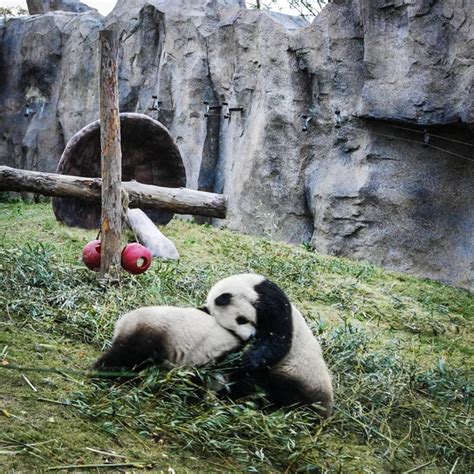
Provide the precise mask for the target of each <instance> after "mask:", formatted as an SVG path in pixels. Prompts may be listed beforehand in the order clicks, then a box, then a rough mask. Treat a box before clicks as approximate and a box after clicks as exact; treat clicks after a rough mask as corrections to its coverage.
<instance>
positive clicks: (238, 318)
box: [235, 316, 249, 324]
mask: <svg viewBox="0 0 474 474" xmlns="http://www.w3.org/2000/svg"><path fill="white" fill-rule="evenodd" d="M235 322H236V323H237V324H247V323H248V322H249V321H248V319H246V318H244V317H243V316H238V317H237V319H236V320H235Z"/></svg>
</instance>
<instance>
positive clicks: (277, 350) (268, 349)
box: [241, 335, 289, 372]
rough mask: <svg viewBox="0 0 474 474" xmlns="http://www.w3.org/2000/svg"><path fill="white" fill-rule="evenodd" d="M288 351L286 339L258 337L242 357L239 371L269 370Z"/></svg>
mask: <svg viewBox="0 0 474 474" xmlns="http://www.w3.org/2000/svg"><path fill="white" fill-rule="evenodd" d="M288 351H289V341H287V338H286V337H285V336H284V337H278V336H272V335H270V336H265V337H259V338H257V339H256V340H255V342H254V344H253V346H252V347H251V348H250V349H248V350H247V351H245V352H244V353H243V355H242V361H241V369H242V370H243V371H247V372H255V371H257V370H262V369H269V368H270V367H271V366H273V365H275V364H276V363H278V362H280V360H282V359H283V358H284V357H285V356H286V354H287V353H288Z"/></svg>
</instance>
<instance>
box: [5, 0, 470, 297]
mask: <svg viewBox="0 0 474 474" xmlns="http://www.w3.org/2000/svg"><path fill="white" fill-rule="evenodd" d="M472 10H473V9H472V5H471V6H470V5H469V2H466V1H463V0H446V1H444V2H439V1H436V0H422V1H419V2H418V1H417V2H414V1H408V0H391V1H380V0H368V1H365V0H364V1H362V0H333V1H332V2H331V3H330V4H328V5H327V7H326V8H325V9H324V10H323V12H322V13H321V14H320V15H319V16H318V17H317V18H316V19H315V20H314V21H313V23H312V24H310V25H308V24H305V23H304V22H303V21H302V20H300V19H294V18H291V17H286V16H284V15H279V14H271V13H267V12H263V11H255V10H247V9H245V8H244V5H243V2H242V1H239V0H167V1H166V0H148V2H147V1H145V0H132V1H125V0H120V1H119V2H118V3H117V6H116V7H115V9H114V10H113V11H112V13H111V14H110V15H109V16H108V17H107V18H102V17H101V16H100V15H99V14H97V13H96V12H94V11H89V12H85V13H81V14H75V13H59V12H54V13H47V14H45V15H38V16H33V17H29V18H16V19H11V20H9V21H8V22H7V23H6V24H4V25H3V26H2V27H1V31H0V34H1V37H2V56H1V67H2V70H5V69H7V68H8V73H7V74H6V73H4V74H1V75H0V131H1V135H0V164H7V165H10V166H16V167H21V168H28V169H34V170H44V171H54V170H55V169H56V166H57V163H58V160H59V157H60V156H61V153H62V151H63V149H64V146H65V143H66V142H67V140H68V139H69V138H70V137H71V136H72V135H74V134H75V133H76V132H77V131H78V130H79V129H81V128H82V127H83V126H85V125H87V124H88V123H90V122H92V121H93V120H95V119H97V116H98V70H97V66H98V47H97V38H98V31H99V29H100V28H102V27H103V26H104V25H107V26H108V27H114V28H117V29H118V30H119V32H120V34H121V39H122V52H121V66H120V74H119V75H120V77H119V81H120V98H121V109H122V111H123V112H141V113H147V114H149V115H151V116H152V117H154V118H157V119H158V120H160V121H161V122H162V123H163V124H164V125H165V126H166V127H168V128H169V130H170V132H171V134H172V136H173V137H174V138H175V140H176V142H177V144H178V146H179V149H180V152H181V155H182V157H183V162H184V165H185V168H186V176H187V186H189V187H192V188H196V189H201V190H206V191H213V192H224V193H226V194H227V195H228V197H229V201H228V214H227V219H226V220H217V219H216V220H214V223H215V224H218V225H220V224H225V225H227V226H228V227H230V228H233V229H236V230H239V231H244V232H247V233H252V234H263V235H268V236H271V237H273V238H276V239H283V240H287V241H291V242H303V241H310V242H311V243H312V245H313V246H314V247H315V248H316V249H317V250H318V251H321V252H324V253H329V254H333V255H343V256H348V257H352V258H358V259H364V260H368V261H371V262H374V263H377V264H381V265H384V266H386V267H389V268H394V269H398V270H402V271H406V272H408V273H412V274H416V275H422V276H426V277H430V278H436V279H440V280H443V281H446V282H449V283H452V284H455V285H458V286H464V287H467V288H471V289H472V288H473V287H474V277H473V265H474V264H473V255H474V249H473V239H472V235H473V233H474V212H473V209H474V201H473V199H474V198H473V196H474V193H473V191H474V189H473V183H474V179H473V178H474V163H473V162H472V159H473V158H474V153H473V150H474V148H473V144H474V140H473V138H472V136H473V128H474V104H473V101H472V97H473V82H474V81H473V74H474V73H473V67H472V65H473V62H474V58H473V51H474V48H473V44H474V38H473V33H472V31H473V22H472V16H473V11H472ZM154 95H156V96H157V98H156V99H153V98H152V96H154ZM204 102H207V104H204ZM26 104H28V105H29V107H26ZM26 111H28V116H25V113H26Z"/></svg>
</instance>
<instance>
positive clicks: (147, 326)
mask: <svg viewBox="0 0 474 474" xmlns="http://www.w3.org/2000/svg"><path fill="white" fill-rule="evenodd" d="M249 334H250V333H247V332H246V333H245V335H246V336H248V335H249ZM250 335H251V334H250ZM243 344H244V340H243V339H242V338H240V337H239V336H238V335H237V334H235V333H232V332H230V331H228V330H227V329H225V328H224V327H223V326H222V325H220V324H218V323H217V321H216V320H215V319H214V318H213V317H212V316H210V315H209V314H207V313H206V312H205V311H204V310H200V309H194V308H180V307H173V306H149V307H144V308H139V309H135V310H133V311H130V312H129V313H126V314H124V315H123V316H121V317H120V318H119V319H118V320H117V322H116V323H115V329H114V335H113V339H112V346H111V347H110V349H109V350H108V351H107V352H106V353H105V354H103V355H102V356H101V357H100V358H99V359H98V360H97V361H96V363H95V364H94V365H93V369H94V370H97V371H106V372H116V371H138V370H141V369H143V368H145V367H147V366H149V365H161V366H165V367H167V366H168V367H169V366H192V367H198V366H203V365H205V364H207V363H210V362H213V361H216V360H219V359H221V358H223V357H224V356H225V355H227V354H229V353H231V352H234V351H237V350H238V349H240V347H242V346H243Z"/></svg>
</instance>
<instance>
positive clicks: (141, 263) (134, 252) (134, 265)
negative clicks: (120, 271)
mask: <svg viewBox="0 0 474 474" xmlns="http://www.w3.org/2000/svg"><path fill="white" fill-rule="evenodd" d="M152 259H153V256H152V254H151V252H150V251H149V250H148V249H147V248H146V247H144V246H143V245H141V244H138V243H136V242H135V243H133V244H127V245H126V246H125V247H124V249H123V250H122V267H123V268H124V270H126V271H127V272H129V273H132V274H133V275H138V274H140V273H143V272H146V271H147V270H148V269H149V268H150V265H151V261H152Z"/></svg>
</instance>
